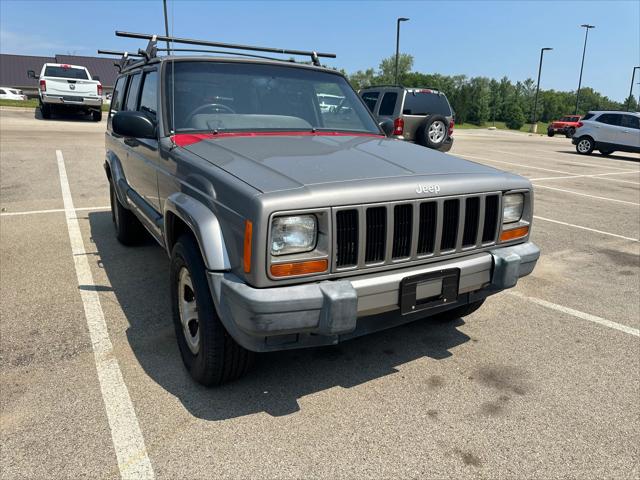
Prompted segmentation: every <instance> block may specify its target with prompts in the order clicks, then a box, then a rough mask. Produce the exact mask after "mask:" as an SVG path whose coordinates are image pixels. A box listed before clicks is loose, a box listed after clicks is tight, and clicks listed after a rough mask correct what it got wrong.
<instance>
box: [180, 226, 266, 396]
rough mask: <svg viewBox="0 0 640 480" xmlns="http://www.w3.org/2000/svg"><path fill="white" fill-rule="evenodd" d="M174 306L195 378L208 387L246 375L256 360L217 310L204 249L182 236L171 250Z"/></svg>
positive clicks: (183, 347)
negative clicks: (210, 286)
mask: <svg viewBox="0 0 640 480" xmlns="http://www.w3.org/2000/svg"><path fill="white" fill-rule="evenodd" d="M170 285H171V305H172V313H173V322H174V326H175V331H176V337H177V340H178V347H179V349H180V355H181V356H182V361H183V362H184V365H185V367H186V368H187V370H188V371H189V373H190V374H191V376H192V377H193V379H194V380H195V381H196V382H198V383H200V384H202V385H205V386H213V385H220V384H222V383H226V382H229V381H231V380H235V379H237V378H239V377H241V376H243V375H244V374H245V373H246V372H247V371H248V370H249V368H250V367H251V365H252V363H253V356H254V354H253V352H251V351H249V350H246V349H245V348H243V347H241V346H240V345H238V344H237V343H236V341H235V340H234V339H233V338H232V337H231V335H229V333H228V332H227V331H226V329H225V328H224V326H223V325H222V322H221V321H220V317H219V316H218V313H217V312H216V309H215V306H214V304H213V300H212V298H211V292H210V290H209V283H208V282H207V275H206V269H205V265H204V262H203V261H202V257H201V255H200V249H199V248H198V245H197V243H196V241H195V240H194V238H193V237H192V236H191V235H182V236H181V237H180V238H179V239H178V241H177V242H176V244H175V246H174V247H173V250H172V252H171V271H170Z"/></svg>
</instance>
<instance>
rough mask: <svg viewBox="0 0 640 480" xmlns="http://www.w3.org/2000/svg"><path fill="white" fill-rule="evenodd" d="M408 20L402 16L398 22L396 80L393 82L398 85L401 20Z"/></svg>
mask: <svg viewBox="0 0 640 480" xmlns="http://www.w3.org/2000/svg"><path fill="white" fill-rule="evenodd" d="M408 21H409V19H408V18H405V17H400V18H398V20H397V22H396V75H395V81H394V82H393V83H394V84H395V85H398V60H399V59H400V22H408Z"/></svg>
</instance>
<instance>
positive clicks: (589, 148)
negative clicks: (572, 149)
mask: <svg viewBox="0 0 640 480" xmlns="http://www.w3.org/2000/svg"><path fill="white" fill-rule="evenodd" d="M595 146H596V145H595V142H594V141H593V138H591V137H580V138H579V139H578V143H576V152H578V153H579V154H580V155H591V152H593V149H594V147H595Z"/></svg>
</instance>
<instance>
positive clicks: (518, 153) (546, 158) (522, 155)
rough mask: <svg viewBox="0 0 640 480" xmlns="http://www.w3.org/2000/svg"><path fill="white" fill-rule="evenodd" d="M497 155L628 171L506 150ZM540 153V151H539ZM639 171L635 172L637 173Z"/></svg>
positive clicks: (609, 166) (620, 168)
mask: <svg viewBox="0 0 640 480" xmlns="http://www.w3.org/2000/svg"><path fill="white" fill-rule="evenodd" d="M493 151H494V152H496V153H503V154H505V155H515V156H517V157H525V158H542V159H543V160H549V161H552V162H557V161H562V163H568V164H570V165H578V166H582V167H595V168H612V169H614V170H627V169H628V167H627V168H623V167H614V166H612V165H595V164H593V163H584V162H574V161H573V160H564V159H562V158H560V159H558V158H557V157H556V158H554V157H540V155H531V154H526V153H520V152H506V151H504V150H493ZM537 151H540V150H537ZM637 171H638V170H634V172H637Z"/></svg>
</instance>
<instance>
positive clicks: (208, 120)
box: [165, 61, 380, 134]
mask: <svg viewBox="0 0 640 480" xmlns="http://www.w3.org/2000/svg"><path fill="white" fill-rule="evenodd" d="M165 87H166V92H167V95H166V99H167V112H168V115H167V121H168V124H169V126H170V127H169V128H170V130H173V131H175V132H212V131H251V132H253V131H309V130H313V129H315V130H325V131H338V132H366V133H375V134H379V133H380V131H379V129H378V127H377V125H376V123H375V122H374V120H373V119H372V118H371V115H370V114H369V112H368V111H367V110H366V108H364V106H363V105H362V102H361V101H360V99H359V98H358V96H357V95H356V93H355V92H354V91H353V89H352V88H351V86H350V85H349V84H348V83H347V81H346V80H345V79H344V77H342V76H340V75H336V74H332V73H328V72H322V71H318V70H311V69H306V68H299V67H289V66H284V65H283V66H280V65H262V64H258V63H232V62H227V63H225V62H212V61H177V62H171V63H168V64H167V66H166V70H165ZM174 91H175V102H174V100H173V98H172V96H173V92H174ZM173 105H175V112H174V111H173ZM174 122H175V127H174Z"/></svg>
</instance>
